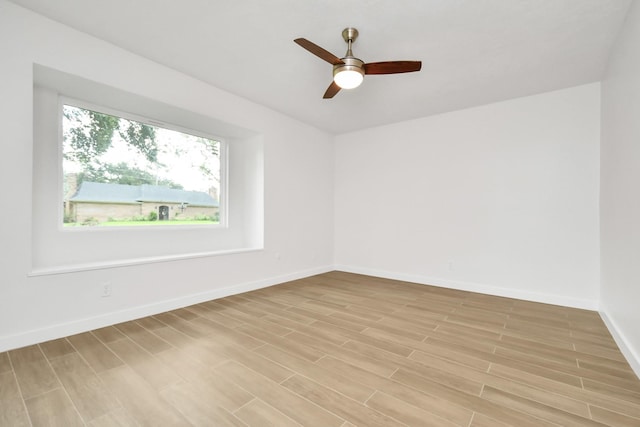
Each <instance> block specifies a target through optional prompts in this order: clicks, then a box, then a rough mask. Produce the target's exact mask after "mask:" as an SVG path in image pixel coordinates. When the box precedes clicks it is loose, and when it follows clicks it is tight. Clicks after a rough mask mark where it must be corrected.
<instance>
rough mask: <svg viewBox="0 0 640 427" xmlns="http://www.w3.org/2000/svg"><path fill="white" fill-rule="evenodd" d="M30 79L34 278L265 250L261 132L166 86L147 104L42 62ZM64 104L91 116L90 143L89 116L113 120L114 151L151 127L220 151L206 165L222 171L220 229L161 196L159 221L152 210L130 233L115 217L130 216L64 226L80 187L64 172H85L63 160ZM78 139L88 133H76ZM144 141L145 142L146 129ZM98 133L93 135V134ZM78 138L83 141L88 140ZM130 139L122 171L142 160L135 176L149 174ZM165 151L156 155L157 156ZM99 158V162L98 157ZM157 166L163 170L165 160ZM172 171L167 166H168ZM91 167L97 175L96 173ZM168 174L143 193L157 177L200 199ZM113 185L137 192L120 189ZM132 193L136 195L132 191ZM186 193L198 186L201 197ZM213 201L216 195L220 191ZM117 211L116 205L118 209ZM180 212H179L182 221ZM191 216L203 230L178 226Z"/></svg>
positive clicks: (178, 174)
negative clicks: (141, 171)
mask: <svg viewBox="0 0 640 427" xmlns="http://www.w3.org/2000/svg"><path fill="white" fill-rule="evenodd" d="M33 77H34V80H33V84H34V85H33V165H32V173H33V178H32V179H33V181H32V204H31V223H32V228H31V231H32V246H31V249H32V251H31V266H32V267H31V273H30V274H33V275H40V274H56V273H60V272H67V271H81V270H87V269H95V268H111V267H114V266H128V265H135V264H140V263H149V262H164V261H166V260H176V259H185V258H194V257H207V256H214V255H217V254H229V253H237V252H244V251H252V250H256V249H260V248H262V247H263V246H264V184H263V183H264V143H263V136H262V135H261V134H259V133H257V132H256V131H254V130H251V129H247V128H243V127H239V126H237V125H236V124H232V123H229V122H226V121H223V120H220V119H218V118H216V117H215V114H216V108H214V107H211V105H208V104H207V103H205V104H207V105H203V104H202V103H201V102H200V99H199V98H197V97H193V99H194V101H192V97H186V100H185V99H183V100H182V101H179V100H176V99H174V94H173V92H172V91H169V92H171V93H170V94H166V93H165V92H164V86H162V85H161V86H159V87H157V88H155V90H154V91H151V92H152V93H151V95H153V98H150V97H145V96H142V95H141V94H138V93H136V92H132V91H129V90H124V89H122V88H118V87H114V86H109V85H105V84H104V83H99V82H96V81H91V80H87V79H85V78H82V77H79V76H77V75H73V74H69V73H66V72H62V71H59V70H55V69H53V68H49V67H45V66H42V65H38V64H34V76H33ZM123 79H124V80H125V81H123V82H122V84H123V86H126V87H128V88H131V87H135V85H136V84H137V83H138V80H137V79H133V80H132V81H128V80H127V77H126V76H125V77H123ZM177 104H179V105H177ZM63 105H67V106H69V107H74V108H77V109H79V110H80V113H78V114H80V115H81V116H82V117H84V115H87V116H86V117H85V118H81V119H80V121H81V122H82V121H83V120H85V122H83V125H86V126H88V127H86V128H84V130H86V134H88V135H89V136H91V132H90V130H91V117H90V113H89V112H94V113H99V114H102V115H103V116H98V115H96V119H98V118H100V119H103V120H108V119H107V118H106V117H104V116H112V117H115V119H116V120H117V121H118V123H117V126H116V125H113V126H112V127H113V129H114V132H113V134H112V138H113V139H112V141H111V145H113V146H114V147H115V146H117V145H118V144H121V142H122V141H120V142H119V141H118V140H119V139H122V137H121V135H120V133H121V132H123V133H124V134H125V135H126V136H128V129H129V127H130V126H133V129H132V133H133V134H134V135H135V133H136V132H137V129H140V128H141V127H142V125H146V126H149V127H153V128H154V129H155V131H154V132H156V136H158V135H159V134H160V133H161V132H165V131H167V132H169V131H177V132H179V133H182V134H185V135H186V137H185V138H187V139H188V140H190V141H192V142H193V143H194V144H196V146H198V145H197V144H200V146H202V143H201V141H200V142H198V141H195V142H194V140H197V139H198V138H204V139H208V140H210V141H214V142H215V143H217V148H218V155H217V159H216V158H215V157H214V159H213V162H214V163H213V164H212V165H211V164H209V163H206V167H208V166H211V167H212V168H213V169H216V167H217V168H218V169H217V170H218V174H219V182H218V181H216V180H215V179H213V181H211V182H213V184H212V185H211V186H212V187H214V188H216V189H218V194H217V196H218V202H219V207H218V212H219V215H218V217H219V224H216V223H215V217H214V221H212V222H209V223H206V221H207V220H206V219H202V216H204V212H203V213H202V214H200V215H198V214H193V212H194V209H195V208H196V206H195V205H196V204H197V203H195V202H192V201H189V200H187V201H185V200H184V199H178V200H179V201H180V203H178V202H176V200H175V199H170V200H169V201H165V198H164V197H163V198H158V197H156V199H157V200H155V203H154V204H153V205H151V207H152V208H153V210H154V211H155V213H156V215H157V219H155V221H152V220H149V218H150V217H154V216H155V215H153V214H151V211H148V212H146V213H144V214H143V215H142V216H144V217H145V221H138V222H137V223H136V225H130V226H121V225H118V223H117V222H116V221H115V219H122V218H125V219H127V218H128V214H127V215H126V216H125V215H115V214H113V213H112V214H109V215H108V216H106V219H107V220H109V217H111V219H112V221H107V222H103V223H102V224H92V225H91V226H81V225H78V224H77V223H78V222H79V223H82V222H84V221H76V224H75V225H72V224H71V223H65V222H64V221H65V219H64V218H63V216H64V214H65V212H66V208H67V206H65V204H66V203H65V201H66V200H71V199H72V198H73V194H70V193H72V192H71V190H70V186H73V185H76V188H77V187H79V185H78V184H77V183H78V181H74V180H73V177H67V178H68V179H67V180H64V179H63V177H64V175H68V173H76V174H79V173H80V172H82V171H81V170H80V168H79V166H78V165H77V164H75V165H74V164H73V163H74V162H73V161H71V159H70V160H69V162H68V163H67V161H65V155H64V153H63V149H62V145H63V131H68V132H71V129H72V128H73V126H69V125H67V127H66V128H65V129H63V125H64V123H63V117H64V114H63V107H62V106H63ZM81 110H85V111H86V112H82V111H81ZM124 112H126V113H124ZM87 117H88V118H87ZM111 120H113V119H111ZM131 123H133V124H131ZM167 123H170V124H171V125H167ZM160 129H164V130H160ZM81 131H82V129H81V130H78V131H75V132H81ZM144 132H148V130H145V131H144ZM86 134H85V136H86ZM140 134H142V130H141V129H140ZM94 135H97V133H96V132H94ZM78 137H79V138H82V135H79V136H78ZM143 140H144V138H143ZM156 140H157V141H158V142H159V141H160V138H159V137H157V138H156ZM98 141H100V139H98ZM126 141H127V138H124V143H125V145H124V148H125V149H126V150H127V154H126V155H125V156H124V161H125V163H132V164H134V165H135V163H134V160H133V159H134V157H138V160H137V167H138V168H139V169H143V166H145V167H146V166H149V165H150V163H149V162H148V159H147V158H146V156H144V153H146V152H148V150H147V149H146V148H145V147H147V146H146V144H142V143H140V144H139V145H140V147H142V149H140V148H137V147H136V146H135V144H134V145H133V147H128V145H131V144H128V143H126ZM77 142H78V143H80V142H81V141H77ZM212 144H213V143H212ZM179 148H183V147H182V146H181V147H179ZM129 149H130V151H131V153H129V151H128V150H129ZM161 150H162V149H161V148H160V147H158V151H161ZM167 150H168V149H167ZM89 151H90V150H89ZM90 152H91V151H90ZM138 153H142V154H143V156H142V158H139V154H138ZM75 156H82V154H80V153H78V152H76V153H75ZM67 157H73V155H71V154H70V155H69V156H67ZM182 157H186V156H182ZM97 158H102V157H101V156H97ZM158 159H161V156H160V153H158ZM102 160H105V159H102ZM86 162H89V161H88V160H87V161H86ZM161 162H162V163H165V161H164V160H161ZM216 162H218V163H216ZM65 163H66V164H65ZM76 163H77V162H76ZM105 163H106V160H105ZM110 163H114V162H110ZM118 163H119V161H116V162H115V164H116V165H117V164H118ZM192 163H193V164H194V165H195V167H194V168H193V169H199V166H200V165H201V164H202V163H198V162H195V163H194V162H192ZM166 164H169V163H168V161H167V162H166ZM215 165H218V166H215ZM93 166H94V168H96V167H97V165H93ZM74 168H75V169H74ZM167 169H168V171H167V173H166V174H164V175H163V174H156V172H157V171H156V170H153V169H151V170H152V171H153V176H154V181H153V183H152V184H140V185H142V186H148V185H156V181H155V179H157V183H158V184H160V183H161V180H167V181H173V182H175V183H177V184H179V185H182V186H183V190H184V191H200V190H197V187H189V186H187V185H186V184H185V183H181V181H180V180H182V179H184V175H185V174H186V172H184V171H181V170H179V168H178V166H175V167H169V168H167ZM65 171H66V172H65ZM116 172H117V171H109V174H105V175H106V177H107V178H109V179H115V177H117V176H118V174H117V173H116ZM172 172H175V173H172ZM191 172H193V170H191ZM163 173H164V172H163ZM156 175H157V176H156ZM76 178H77V177H76ZM196 181H197V180H196ZM74 182H75V184H74ZM89 182H95V181H89ZM98 184H99V183H98ZM108 184H112V185H132V184H131V183H125V184H119V183H116V182H110V183H108ZM167 187H168V188H169V190H179V189H172V188H171V187H170V186H168V185H167ZM127 188H129V189H130V190H131V187H127ZM145 188H149V187H145ZM189 188H196V190H190V189H189ZM201 188H204V189H207V190H202V191H206V192H208V188H209V187H208V186H206V187H201ZM63 189H66V190H67V192H64V191H63ZM134 190H135V189H134ZM136 191H139V189H138V190H136ZM165 191H166V190H165ZM76 192H77V190H76ZM74 194H75V193H74ZM145 194H146V193H145ZM212 194H213V195H215V191H214V192H212ZM210 195H211V194H210ZM211 197H212V198H214V199H215V197H213V196H211ZM78 200H79V199H76V201H78ZM137 203H142V202H141V201H138V202H137ZM113 206H117V205H116V204H115V203H114V204H113ZM176 214H178V215H177V220H176V218H175V217H176ZM187 214H188V215H189V216H190V217H193V218H195V220H197V221H204V222H198V224H202V225H189V226H187V225H183V224H179V220H180V218H181V217H182V218H185V217H186V215H187ZM207 215H209V213H207ZM93 216H96V215H95V214H94V215H93ZM198 217H199V218H198ZM96 219H98V218H97V217H96ZM67 220H69V218H67ZM91 222H92V221H89V223H91ZM162 225H167V226H162Z"/></svg>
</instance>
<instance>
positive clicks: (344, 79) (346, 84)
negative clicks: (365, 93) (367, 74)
mask: <svg viewBox="0 0 640 427" xmlns="http://www.w3.org/2000/svg"><path fill="white" fill-rule="evenodd" d="M362 80H364V76H363V75H362V72H360V71H356V70H348V69H347V70H342V71H339V72H337V73H336V74H335V75H334V76H333V81H334V82H336V84H337V85H338V86H340V87H341V88H342V89H353V88H356V87H358V86H360V83H362Z"/></svg>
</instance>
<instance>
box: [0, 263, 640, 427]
mask: <svg viewBox="0 0 640 427" xmlns="http://www.w3.org/2000/svg"><path fill="white" fill-rule="evenodd" d="M0 425H2V426H20V425H25V426H29V425H33V426H45V425H47V426H65V427H68V426H76V425H78V426H82V425H88V426H114V425H117V426H130V425H131V426H136V425H149V426H173V425H178V426H188V425H201V426H245V425H250V426H260V427H262V426H298V425H304V426H322V427H330V426H341V427H352V426H367V427H369V426H445V427H446V426H465V427H466V426H473V427H489V426H491V427H500V426H507V425H509V426H518V427H522V426H557V425H561V426H602V425H611V426H640V381H639V380H638V378H637V377H636V376H635V375H634V374H633V372H632V371H631V369H630V368H629V365H628V364H627V362H626V361H625V359H624V358H623V356H622V355H621V353H620V351H619V350H618V348H617V347H616V345H615V343H614V341H613V340H612V338H611V336H610V335H609V333H608V331H607V329H606V328H605V326H604V324H603V323H602V321H601V319H600V317H599V316H598V314H597V313H595V312H591V311H585V310H577V309H570V308H563V307H557V306H551V305H545V304H538V303H531V302H525V301H518V300H513V299H508V298H500V297H492V296H487V295H480V294H474V293H469V292H462V291H455V290H448V289H442V288H435V287H430V286H423V285H416V284H410V283H404V282H397V281H393V280H386V279H379V278H372V277H367V276H360V275H354V274H347V273H340V272H332V273H327V274H323V275H319V276H314V277H310V278H307V279H303V280H298V281H294V282H289V283H286V284H282V285H278V286H274V287H271V288H267V289H262V290H258V291H254V292H249V293H246V294H241V295H236V296H232V297H228V298H223V299H219V300H215V301H210V302H206V303H202V304H198V305H194V306H191V307H187V308H184V309H180V310H175V311H172V312H168V313H163V314H160V315H157V316H152V317H147V318H144V319H140V320H137V321H132V322H127V323H122V324H119V325H115V326H110V327H106V328H102V329H98V330H95V331H92V332H87V333H83V334H79V335H74V336H70V337H67V338H64V339H59V340H55V341H50V342H46V343H42V344H39V345H33V346H30V347H26V348H22V349H18V350H13V351H9V352H6V353H0Z"/></svg>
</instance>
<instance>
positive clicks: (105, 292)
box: [102, 282, 111, 298]
mask: <svg viewBox="0 0 640 427" xmlns="http://www.w3.org/2000/svg"><path fill="white" fill-rule="evenodd" d="M110 296H111V282H104V283H103V284H102V298H106V297H110Z"/></svg>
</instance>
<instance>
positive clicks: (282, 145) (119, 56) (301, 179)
mask: <svg viewBox="0 0 640 427" xmlns="http://www.w3.org/2000/svg"><path fill="white" fill-rule="evenodd" d="M34 63H35V64H40V65H43V66H46V67H50V68H53V69H56V70H60V71H63V72H66V73H69V74H73V75H76V76H79V77H81V78H85V79H89V80H92V81H94V82H97V83H100V84H104V85H108V86H111V87H115V88H117V89H121V90H124V91H127V92H131V93H133V94H136V95H139V96H142V97H147V98H149V99H152V100H155V101H158V102H162V103H166V104H170V105H174V106H176V107H178V108H181V109H184V110H189V111H192V112H194V113H197V114H200V115H205V116H208V117H211V118H212V119H215V120H218V121H223V122H225V123H228V124H230V125H232V126H236V127H240V128H246V129H250V130H251V131H252V132H253V133H255V134H258V135H260V136H261V139H262V143H263V144H264V202H263V205H264V250H260V251H252V252H247V253H241V254H230V255H223V256H208V257H200V258H193V259H184V260H176V261H167V262H157V263H151V264H140V265H132V266H128V267H119V268H107V269H96V270H89V271H79V272H74V273H63V274H53V275H43V276H37V277H29V276H28V273H29V272H30V271H31V268H32V265H31V261H32V253H33V251H34V249H35V248H34V247H33V243H32V231H31V217H30V215H29V214H24V212H30V211H31V205H32V176H33V161H32V160H33V138H32V133H33V131H32V129H33V123H32V116H33V105H32V100H33V65H34ZM0 94H2V96H0V117H2V133H0V150H1V152H2V155H1V156H0V182H1V183H2V190H3V191H2V197H0V212H3V218H2V220H1V221H0V351H2V350H4V349H8V348H14V347H18V346H21V345H25V344H30V343H33V342H37V341H43V340H46V339H50V338H54V337H58V336H63V335H67V334H70V333H74V332H78V331H81V330H86V329H90V328H93V327H98V326H103V325H106V324H109V323H113V322H118V321H122V320H126V319H130V318H133V317H137V316H142V315H146V314H149V313H154V312H158V311H163V310H166V309H171V308H175V307H179V306H182V305H186V304H189V303H193V302H197V301H201V300H205V299H210V298H213V297H217V296H221V295H225V294H229V293H235V292H239V291H242V290H244V289H250V288H255V287H260V286H266V285H269V284H273V283H278V282H282V281H286V280H288V279H292V278H297V277H302V276H306V275H310V274H314V273H317V272H322V271H327V270H330V269H331V265H332V262H333V237H332V236H333V178H332V177H333V170H332V165H333V140H332V137H331V136H329V135H328V134H325V133H323V132H320V131H318V130H316V129H314V128H311V127H309V126H307V125H304V124H301V123H300V122H297V121H294V120H292V119H289V118H287V117H285V116H283V115H280V114H278V113H276V112H274V111H271V110H269V109H266V108H264V107H261V106H258V105H256V104H253V103H250V102H248V101H246V100H244V99H242V98H239V97H236V96H233V95H231V94H228V93H226V92H223V91H221V90H218V89H216V88H214V87H211V86H209V85H206V84H204V83H202V82H200V81H197V80H195V79H192V78H190V77H187V76H185V75H183V74H180V73H178V72H176V71H174V70H171V69H168V68H165V67H162V66H160V65H158V64H156V63H153V62H151V61H148V60H146V59H144V58H141V57H138V56H135V55H133V54H131V53H128V52H126V51H123V50H121V49H118V48H116V47H114V46H113V45H110V44H108V43H105V42H103V41H100V40H97V39H95V38H92V37H89V36H87V35H85V34H82V33H79V32H77V31H74V30H72V29H70V28H67V27H64V26H62V25H59V24H57V23H54V22H52V21H49V20H46V19H44V18H42V17H40V16H38V15H36V14H33V13H31V12H29V11H27V10H25V9H22V8H20V7H18V6H15V5H14V4H12V3H8V2H6V1H5V0H0ZM256 166H258V167H259V166H260V165H256ZM248 167H249V166H248ZM33 197H34V198H35V199H37V198H38V197H39V195H38V194H34V195H33ZM261 202H262V201H258V203H257V204H256V206H255V208H256V209H261V208H262V206H260V204H261ZM13 208H15V211H16V212H20V214H16V215H12V214H11V212H12V209H13ZM106 281H110V282H111V284H112V289H113V295H112V296H111V297H109V298H101V297H100V290H101V287H102V284H103V283H104V282H106Z"/></svg>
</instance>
